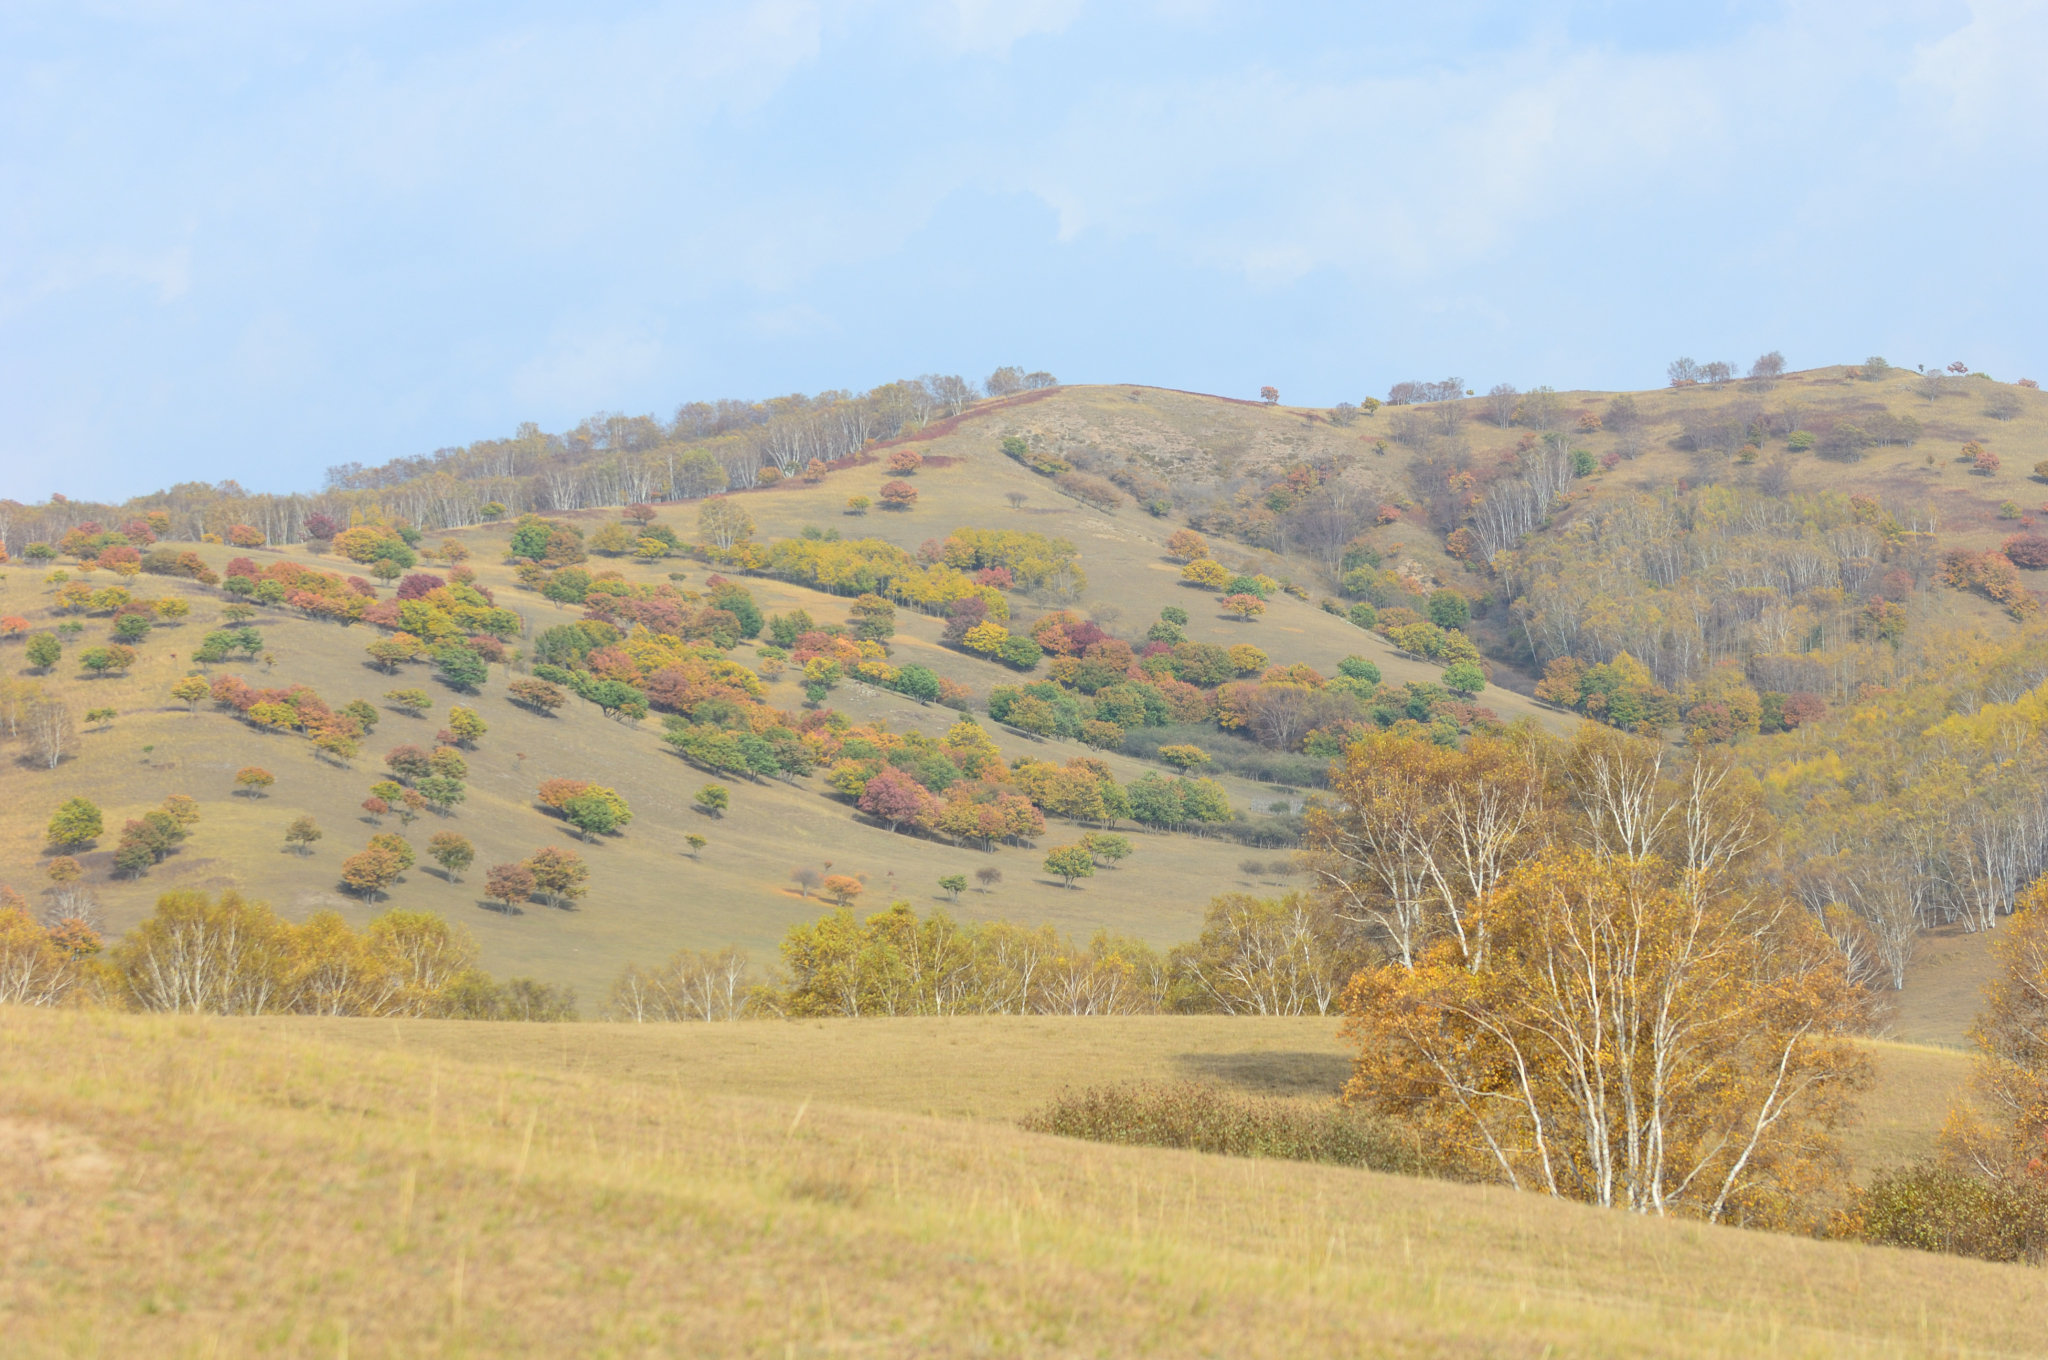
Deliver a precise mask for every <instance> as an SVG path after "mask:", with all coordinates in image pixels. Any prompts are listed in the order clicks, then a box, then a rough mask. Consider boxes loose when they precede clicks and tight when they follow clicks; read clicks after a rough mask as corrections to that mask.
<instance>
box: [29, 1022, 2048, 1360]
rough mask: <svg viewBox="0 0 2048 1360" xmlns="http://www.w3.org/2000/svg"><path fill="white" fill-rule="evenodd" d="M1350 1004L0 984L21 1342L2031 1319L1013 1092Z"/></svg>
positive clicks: (663, 1343)
mask: <svg viewBox="0 0 2048 1360" xmlns="http://www.w3.org/2000/svg"><path fill="white" fill-rule="evenodd" d="M1331 1031H1332V1027H1331V1026H1330V1025H1329V1024H1328V1023H1327V1022H1285V1023H1266V1024H1260V1023H1246V1022H1241V1021H1236V1022H1232V1021H1210V1020H1199V1021H1180V1020H1134V1021H1067V1022H1058V1023H1055V1022H1050V1021H1046V1022H1025V1023H1022V1024H1017V1023H1012V1024H1009V1025H1003V1024H1001V1023H999V1022H993V1021H964V1022H963V1021H944V1022H860V1023H857V1024H856V1023H846V1024H826V1025H813V1024H741V1025H733V1026H717V1027H714V1026H701V1025H700V1026H691V1027H673V1028H661V1029H658V1030H657V1029H645V1030H640V1029H627V1028H624V1027H614V1026H602V1027H599V1026H520V1025H484V1024H473V1025H459V1024H447V1025H440V1024H421V1023H408V1024H404V1025H397V1024H392V1023H390V1022H376V1021H358V1022H325V1023H309V1022H304V1021H217V1020H216V1021H207V1020H198V1019H191V1018H167V1017H133V1016H114V1015H105V1014H95V1013H89V1012H22V1011H11V1012H4V1013H0V1166H4V1175H5V1177H6V1180H7V1183H8V1186H9V1190H10V1193H9V1194H8V1195H7V1196H6V1197H5V1199H4V1200H0V1215H4V1218H0V1225H4V1232H0V1241H4V1243H5V1246H4V1248H0V1250H4V1251H5V1252H6V1263H5V1268H4V1270H0V1314H4V1316H5V1318H6V1326H5V1328H4V1331H0V1353H6V1354H18V1355H79V1356H86V1355H95V1356H100V1355H105V1356H111V1355H137V1354H156V1355H165V1356H202V1355H204V1356H222V1357H226V1356H244V1355H252V1356H253V1355H303V1356H336V1355H351V1356H357V1357H363V1356H385V1355H408V1356H412V1355H424V1356H455V1355H561V1354H578V1355H671V1354H692V1355H701V1354H723V1355H763V1356H788V1355H804V1356H822V1355H845V1354H887V1355H902V1354H917V1355H952V1354H969V1353H972V1354H1042V1355H1067V1354H1086V1355H1132V1354H1169V1355H1179V1354H1191V1353H1198V1354H1215V1355H1290V1356H1291V1355H1301V1354H1313V1353H1342V1354H1366V1355H1403V1354H1428V1355H1446V1354H1448V1355H1467V1354H1469V1355H1495V1354H1514V1355H1538V1354H1546V1353H1548V1354H1571V1355H1727V1356H1732V1355H1754V1354H1764V1353H1768V1354H1772V1355H1813V1356H1822V1355H1827V1356H1836V1355H1885V1356H1891V1355H1901V1356H1903V1355H1962V1354H1976V1355H1991V1354H2024V1353H2032V1352H2035V1351H2037V1350H2038V1341H2039V1337H2040V1335H2041V1333H2042V1329H2043V1328H2044V1326H2048V1281H2044V1278H2043V1276H2042V1275H2041V1274H2040V1273H2039V1272H2038V1271H2033V1270H2028V1269H2023V1268H2018V1267H2009V1266H1994V1265H1987V1264H1983V1263H1979V1262H1973V1261H1966V1260H1960V1259H1955V1258H1948V1257H1940V1256H1929V1255H1921V1254H1914V1253H1908V1252H1903V1251H1897V1250H1891V1249H1879V1248H1869V1247H1862V1246H1855V1245H1847V1244H1838V1243H1824V1242H1815V1241H1810V1240H1804V1239H1798V1238H1791V1237H1779V1236H1772V1235H1768V1234H1761V1233H1748V1232H1742V1231H1739V1230H1734V1229H1717V1228H1711V1227H1704V1226H1701V1225H1698V1224H1691V1223H1678V1222H1658V1221H1651V1220H1645V1219H1639V1218H1634V1217H1631V1216H1628V1215H1624V1214H1619V1213H1613V1212H1605V1211H1601V1210H1596V1209H1588V1208H1582V1207H1578V1206H1573V1205H1565V1204H1558V1203H1553V1202H1551V1201H1548V1200H1546V1199H1543V1198H1540V1197H1537V1196H1534V1195H1526V1194H1515V1193H1512V1192H1507V1191H1503V1190H1498V1189H1483V1188H1479V1187H1471V1186H1459V1185H1447V1184H1441V1183H1434V1182H1429V1181H1422V1180H1409V1179H1403V1178H1399V1177H1392V1176H1383V1175H1377V1174H1373V1173H1367V1172H1357V1171H1350V1170H1345V1169H1338V1168H1328V1167H1316V1166H1308V1165H1299V1164H1289V1163H1275V1162H1252V1161H1240V1160H1232V1159H1226V1158H1215V1157H1208V1156H1204V1155H1201V1154H1195V1153H1180V1152H1169V1151H1160V1150H1147V1149H1125V1148H1112V1147H1105V1146H1100V1145H1095V1144H1085V1143H1073V1142H1067V1141H1063V1140H1058V1139H1053V1138H1049V1137H1045V1136H1040V1135H1033V1134H1026V1133H1023V1132H1020V1131H1018V1130H1017V1129H1016V1128H1015V1127H1014V1125H1013V1124H1012V1123H1011V1122H1010V1121H1011V1117H1012V1116H1013V1115H1014V1114H1015V1113H1016V1112H1018V1111H1020V1110H1022V1109H1025V1108H1029V1107H1030V1106H1031V1105H1033V1104H1035V1103H1037V1102H1038V1101H1039V1100H1041V1099H1042V1098H1043V1097H1044V1096H1045V1095H1048V1094H1050V1093H1051V1092H1052V1091H1053V1090H1056V1089H1058V1086H1059V1085H1060V1084H1061V1083H1063V1082H1065V1081H1067V1080H1069V1079H1071V1078H1075V1077H1080V1078H1084V1079H1087V1080H1101V1079H1108V1078H1114V1077H1119V1076H1139V1075H1143V1076H1174V1075H1185V1074H1200V1075H1206V1076H1211V1077H1213V1078H1215V1079H1217V1080H1220V1081H1225V1082H1229V1083H1232V1084H1235V1085H1238V1086H1242V1087H1250V1088H1254V1089H1264V1090H1270V1091H1280V1092H1288V1091H1295V1092H1300V1093H1302V1094H1304V1095H1306V1094H1308V1092H1309V1091H1310V1090H1312V1089H1314V1088H1316V1087H1317V1086H1318V1085H1320V1084H1322V1083H1325V1082H1327V1081H1329V1080H1330V1079H1332V1077H1333V1075H1334V1074H1335V1073H1336V1072H1337V1071H1339V1070H1340V1068H1341V1064H1340V1062H1339V1059H1340V1055H1339V1054H1338V1052H1337V1050H1336V1048H1335V1047H1334V1040H1333V1036H1332V1033H1331ZM1880 1064H1881V1071H1883V1072H1886V1073H1890V1072H1892V1071H1893V1070H1894V1069H1893V1066H1892V1063H1891V1053H1890V1052H1889V1051H1885V1052H1881V1053H1880ZM1887 1080H1889V1077H1887ZM1915 1080H1918V1078H1916V1079H1915ZM961 1116H967V1117H961ZM974 1116H979V1117H978V1118H977V1117H974Z"/></svg>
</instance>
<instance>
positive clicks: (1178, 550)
mask: <svg viewBox="0 0 2048 1360" xmlns="http://www.w3.org/2000/svg"><path fill="white" fill-rule="evenodd" d="M1166 555H1167V556H1168V557H1171V558H1174V559H1176V560H1178V561H1182V562H1195V561H1200V560H1202V559H1204V558H1207V557H1208V556H1209V542H1208V540H1207V539H1205V538H1203V537H1202V536H1201V535H1200V534H1198V533H1196V532H1195V531H1194V530H1193V529H1175V530H1174V531H1173V532H1172V533H1171V534H1168V535H1167V537H1166Z"/></svg>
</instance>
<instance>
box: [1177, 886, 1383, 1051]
mask: <svg viewBox="0 0 2048 1360" xmlns="http://www.w3.org/2000/svg"><path fill="white" fill-rule="evenodd" d="M1244 867H1246V868H1250V867H1252V865H1251V864H1249V863H1248V864H1247V865H1245V866H1244ZM1259 867H1261V868H1263V866H1259ZM1360 953H1361V951H1360V950H1359V949H1358V941H1357V932H1355V931H1352V930H1348V929H1347V928H1346V926H1345V923H1344V922H1343V921H1342V920H1341V919H1339V918H1338V917H1337V916H1335V915H1334V914H1333V913H1332V912H1331V911H1330V910H1329V906H1328V904H1327V903H1326V902H1323V901H1319V900H1317V899H1316V898H1314V897H1312V896H1304V895H1302V894H1300V893H1289V894H1288V895H1287V896H1286V897H1285V898H1281V899H1277V900H1276V899H1273V898H1260V897H1252V896H1249V895H1247V894H1244V893H1228V894H1225V895H1224V896H1221V897H1217V898H1215V899H1213V900H1211V902H1210V903H1209V909H1208V911H1207V912H1206V913H1205V914H1204V916H1203V920H1202V931H1201V934H1200V935H1199V936H1197V937H1196V938H1195V939H1194V940H1193V941H1191V942H1190V943H1188V944H1186V945H1183V946H1181V947H1180V948H1179V949H1176V950H1175V951H1174V952H1173V960H1172V964H1173V971H1174V975H1175V985H1176V989H1177V991H1179V992H1180V994H1181V998H1182V1001H1181V1004H1182V1005H1183V1006H1185V1007H1188V1008H1191V1009H1192V1008H1194V1006H1193V1005H1192V1004H1191V1003H1199V1008H1200V1009H1203V1010H1210V1011H1220V1012H1221V1013H1223V1014H1225V1015H1311V1014H1313V1015H1328V1014H1329V1013H1330V1011H1331V1010H1332V1009H1334V1008H1335V1007H1336V1005H1337V1003H1338V1000H1339V998H1340V997H1341V996H1342V994H1343V990H1344V984H1345V982H1346V981H1347V980H1348V979H1349V978H1350V976H1351V974H1352V972H1353V971H1354V970H1355V968H1356V967H1357V965H1358V964H1359V963H1360V962H1361V961H1362V959H1361V957H1360Z"/></svg>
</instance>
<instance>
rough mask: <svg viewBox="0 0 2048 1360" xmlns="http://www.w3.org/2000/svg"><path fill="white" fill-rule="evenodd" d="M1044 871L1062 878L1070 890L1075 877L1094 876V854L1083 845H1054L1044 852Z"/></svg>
mask: <svg viewBox="0 0 2048 1360" xmlns="http://www.w3.org/2000/svg"><path fill="white" fill-rule="evenodd" d="M1045 871H1046V872H1047V873H1049V874H1054V875H1057V876H1058V877H1059V878H1060V879H1062V880H1064V882H1065V884H1066V886H1067V888H1068V889H1069V890H1070V891H1071V890H1072V888H1073V886H1074V880H1075V879H1077V878H1093V877H1095V856H1093V855H1091V854H1089V853H1088V847H1087V846H1085V845H1056V846H1054V847H1053V848H1052V849H1051V850H1050V851H1048V852H1047V853H1046V856H1045Z"/></svg>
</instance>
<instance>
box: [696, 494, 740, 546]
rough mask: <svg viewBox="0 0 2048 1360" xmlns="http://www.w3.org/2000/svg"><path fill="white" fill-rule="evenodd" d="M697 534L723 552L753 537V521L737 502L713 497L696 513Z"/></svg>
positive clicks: (721, 497) (724, 497)
mask: <svg viewBox="0 0 2048 1360" xmlns="http://www.w3.org/2000/svg"><path fill="white" fill-rule="evenodd" d="M697 532H698V533H699V534H701V535H703V537H704V539H705V540H706V541H707V542H709V543H710V544H711V545H712V546H714V547H716V548H718V549H720V550H724V549H728V548H730V547H732V546H733V545H734V544H735V543H744V542H746V541H747V540H748V539H749V538H752V537H753V536H754V520H753V517H752V516H750V515H749V514H747V512H746V509H745V507H743V506H742V505H741V504H740V503H739V502H738V501H736V500H733V499H731V498H730V497H726V496H714V497H712V498H711V499H710V500H707V501H705V502H704V504H703V506H702V507H701V508H700V509H699V510H698V511H697Z"/></svg>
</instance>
